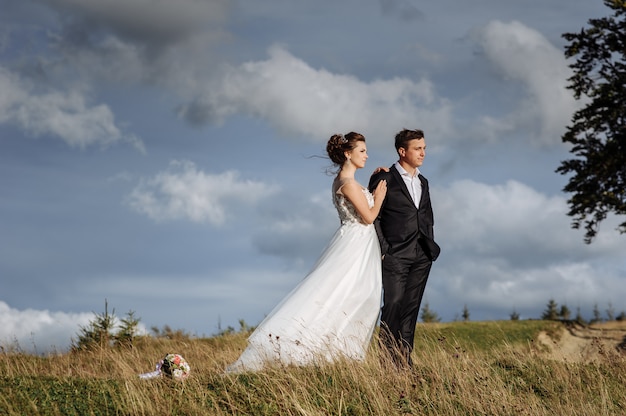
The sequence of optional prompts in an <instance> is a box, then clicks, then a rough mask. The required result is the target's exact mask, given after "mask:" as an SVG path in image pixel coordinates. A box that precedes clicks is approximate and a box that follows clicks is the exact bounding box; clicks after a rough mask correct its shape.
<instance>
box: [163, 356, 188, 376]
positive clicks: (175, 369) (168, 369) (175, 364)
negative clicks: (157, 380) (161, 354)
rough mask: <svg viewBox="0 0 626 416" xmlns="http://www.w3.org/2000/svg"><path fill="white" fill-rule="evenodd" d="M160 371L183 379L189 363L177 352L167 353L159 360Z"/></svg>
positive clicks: (186, 374) (186, 373)
mask: <svg viewBox="0 0 626 416" xmlns="http://www.w3.org/2000/svg"><path fill="white" fill-rule="evenodd" d="M160 370H161V372H162V373H164V374H167V375H168V376H170V377H173V378H176V379H179V380H184V379H186V378H187V377H188V376H189V373H190V372H191V367H190V366H189V363H187V361H186V360H185V359H184V358H183V357H182V356H181V355H179V354H167V355H166V356H165V358H163V360H161V368H160Z"/></svg>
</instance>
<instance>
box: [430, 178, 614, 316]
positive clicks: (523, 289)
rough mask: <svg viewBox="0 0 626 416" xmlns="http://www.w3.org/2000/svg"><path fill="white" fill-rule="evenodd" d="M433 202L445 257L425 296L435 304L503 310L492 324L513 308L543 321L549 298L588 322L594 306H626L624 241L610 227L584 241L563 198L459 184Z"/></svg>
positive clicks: (513, 186)
mask: <svg viewBox="0 0 626 416" xmlns="http://www.w3.org/2000/svg"><path fill="white" fill-rule="evenodd" d="M432 198H433V205H434V210H435V237H436V240H437V241H438V242H439V244H440V245H441V246H442V254H441V257H440V258H439V259H438V260H437V262H436V263H435V264H434V265H433V271H432V276H433V278H432V280H431V283H429V289H427V293H426V296H427V298H428V299H429V300H430V306H431V307H432V306H434V307H435V308H437V307H441V308H445V309H447V310H449V309H450V306H449V305H450V304H454V305H456V309H457V310H458V311H461V309H462V307H463V305H464V304H468V305H469V308H470V310H472V309H474V310H482V311H487V310H491V311H495V310H499V311H503V310H504V311H505V312H500V313H501V315H500V316H490V317H489V319H506V318H507V315H506V313H509V312H511V311H512V310H513V308H514V307H515V308H516V309H517V310H518V311H520V310H523V311H526V313H529V312H528V311H535V312H534V315H533V316H526V317H534V318H538V317H540V314H541V310H543V307H544V305H545V304H546V303H547V301H548V300H549V299H550V298H554V299H555V300H556V301H557V302H558V303H566V304H567V305H568V306H569V308H570V309H571V310H575V308H576V307H577V306H581V307H583V308H584V310H583V313H586V314H587V316H588V317H590V315H589V314H590V313H591V308H592V306H593V305H594V303H599V304H601V305H604V306H606V304H607V302H613V305H614V306H615V307H616V309H618V312H619V311H621V310H622V309H624V308H625V307H626V304H624V303H623V301H622V299H626V288H624V285H623V282H622V281H621V280H623V278H622V277H621V273H623V271H620V270H619V266H618V265H616V264H615V263H614V262H613V263H612V260H611V259H614V258H617V257H618V256H619V253H620V251H623V239H622V240H620V239H619V237H618V236H615V235H614V232H613V231H612V230H611V231H610V234H609V232H608V231H607V233H603V234H602V235H601V236H599V238H598V240H597V241H596V242H595V243H594V244H592V245H586V244H584V243H583V241H582V234H581V232H580V231H579V230H572V229H571V227H570V219H569V217H567V215H566V213H567V204H566V201H565V199H564V198H563V197H561V196H548V195H545V194H543V193H541V192H538V191H536V190H534V189H532V188H530V187H528V186H526V185H524V184H522V183H520V182H517V181H507V182H506V183H504V184H502V185H487V184H484V183H479V182H475V181H472V180H461V181H457V182H454V183H453V184H451V185H450V186H449V187H447V188H445V189H444V188H437V187H435V188H433V189H432ZM611 264H612V265H611ZM440 305H441V306H440ZM507 309H508V311H507ZM492 313H493V312H492ZM482 318H486V316H484V315H483V316H482Z"/></svg>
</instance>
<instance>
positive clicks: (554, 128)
mask: <svg viewBox="0 0 626 416" xmlns="http://www.w3.org/2000/svg"><path fill="white" fill-rule="evenodd" d="M476 33H477V38H478V41H479V43H480V44H481V46H482V48H483V51H484V53H485V54H486V56H487V59H489V61H491V63H492V64H493V65H495V67H496V68H498V70H499V71H501V73H502V76H503V77H504V78H505V79H510V80H514V81H519V82H522V83H523V84H524V85H525V87H526V89H527V94H528V97H527V99H526V100H524V101H522V103H521V105H520V107H519V108H518V109H516V110H515V111H514V112H513V113H511V114H509V115H508V116H507V117H506V118H505V119H504V120H493V119H492V118H491V117H485V118H484V123H485V127H487V128H491V129H496V131H495V133H494V134H495V135H496V136H497V135H498V133H502V132H506V131H512V130H514V129H516V128H524V126H532V125H534V124H539V126H540V128H539V129H536V128H534V127H526V130H527V131H529V134H528V137H529V139H530V140H531V141H532V142H534V143H538V144H554V143H560V141H561V140H560V138H561V136H562V134H563V133H564V132H565V126H566V125H567V124H568V123H569V121H570V118H571V116H572V114H573V113H574V111H575V110H576V109H577V103H576V100H575V99H574V97H573V95H572V92H571V91H569V90H567V89H566V85H567V82H568V81H567V79H568V78H569V77H570V76H571V70H570V69H569V68H568V65H567V62H566V60H565V57H564V55H563V52H562V51H560V50H559V49H557V48H556V47H555V46H554V45H552V44H551V43H550V42H549V41H548V40H547V39H546V38H545V36H544V35H542V34H541V33H539V32H538V31H536V30H534V29H532V28H529V27H528V26H525V25H524V24H522V23H520V22H517V21H512V22H510V23H504V22H501V21H497V20H495V21H492V22H490V23H489V24H487V25H486V26H484V27H483V28H482V29H481V30H479V31H477V32H476Z"/></svg>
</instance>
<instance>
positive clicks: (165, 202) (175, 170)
mask: <svg viewBox="0 0 626 416" xmlns="http://www.w3.org/2000/svg"><path fill="white" fill-rule="evenodd" d="M277 190H278V189H277V188H276V187H274V186H271V185H267V184H264V183H262V182H255V181H251V180H240V179H239V174H238V172H236V171H228V172H224V173H221V174H217V175H213V174H206V173H204V172H202V171H200V170H198V169H197V168H196V165H195V164H194V163H193V162H189V161H174V162H172V163H171V164H170V168H169V169H168V170H167V171H165V172H161V173H158V174H157V175H155V176H154V177H153V178H150V179H147V180H144V181H142V182H141V183H140V184H139V185H138V186H137V187H136V188H135V189H134V190H133V191H132V192H131V194H130V195H129V197H128V203H129V204H130V206H131V207H132V208H133V209H135V210H136V211H138V212H140V213H143V214H146V215H147V216H148V217H150V218H152V219H154V220H156V221H166V220H178V219H188V220H191V221H194V222H199V223H209V224H213V225H221V224H223V223H224V222H225V221H226V220H227V219H228V217H229V214H232V212H233V211H234V210H237V209H241V208H242V207H241V206H242V205H244V206H249V205H250V204H255V203H257V202H258V201H260V200H262V199H264V198H267V197H269V196H271V195H272V194H273V193H275V192H276V191H277Z"/></svg>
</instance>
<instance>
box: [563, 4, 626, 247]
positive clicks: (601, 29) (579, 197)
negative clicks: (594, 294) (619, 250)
mask: <svg viewBox="0 0 626 416" xmlns="http://www.w3.org/2000/svg"><path fill="white" fill-rule="evenodd" d="M604 4H605V5H606V6H607V7H608V8H610V9H611V10H612V13H613V14H612V15H611V16H609V17H604V18H600V19H590V20H589V21H588V24H589V27H588V28H583V29H581V31H580V32H578V33H564V34H563V38H565V39H566V40H567V41H568V42H569V44H568V45H566V48H565V56H566V57H567V58H568V59H570V58H575V62H573V63H572V64H570V68H572V69H573V71H574V74H573V75H572V77H571V78H569V80H568V81H569V84H568V88H569V89H571V90H572V91H574V96H575V97H576V99H584V100H585V103H586V105H585V107H584V108H582V109H581V110H579V111H577V112H575V113H574V115H573V117H572V122H571V125H569V126H568V127H567V132H566V133H565V134H564V135H563V137H562V139H563V142H565V143H571V144H572V148H571V150H570V152H571V153H572V154H573V155H574V156H575V157H576V158H574V159H570V160H565V161H563V162H561V165H560V166H559V168H558V169H557V170H556V171H557V172H558V173H561V174H562V175H569V174H572V176H571V177H570V179H569V182H568V183H567V185H566V186H565V188H563V190H564V191H565V192H568V193H571V194H572V196H571V198H570V199H569V200H568V204H569V208H570V210H569V212H568V214H567V215H569V216H571V217H572V218H573V220H572V227H573V228H576V229H578V228H580V227H581V225H583V224H584V228H585V236H584V241H585V243H587V244H589V243H591V242H592V240H593V238H594V237H595V236H596V233H597V231H598V227H599V224H600V222H602V221H603V220H604V219H606V217H607V214H609V213H614V214H616V215H626V0H604ZM617 230H618V231H619V232H620V233H626V221H624V222H623V223H621V224H620V225H619V226H618V228H617Z"/></svg>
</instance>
